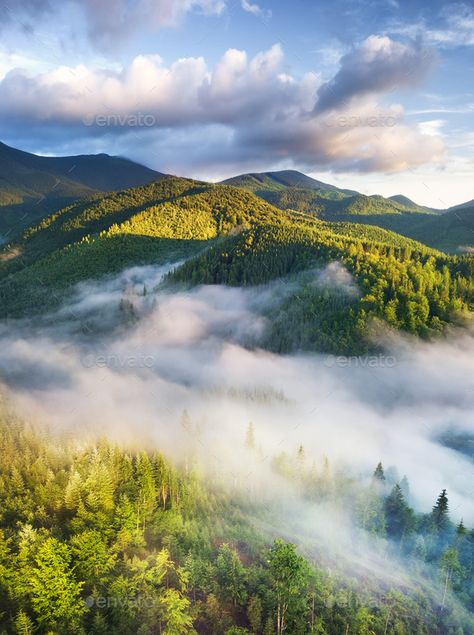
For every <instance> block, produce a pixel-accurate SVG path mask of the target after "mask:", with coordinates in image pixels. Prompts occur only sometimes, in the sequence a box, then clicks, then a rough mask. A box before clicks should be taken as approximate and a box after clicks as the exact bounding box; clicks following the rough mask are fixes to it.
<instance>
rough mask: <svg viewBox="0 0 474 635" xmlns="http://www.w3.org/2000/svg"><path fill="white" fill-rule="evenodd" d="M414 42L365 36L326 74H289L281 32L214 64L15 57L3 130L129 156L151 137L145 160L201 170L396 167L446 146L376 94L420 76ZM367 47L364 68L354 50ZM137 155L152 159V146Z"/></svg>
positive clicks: (4, 84) (436, 154) (151, 58)
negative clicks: (56, 62) (97, 142)
mask: <svg viewBox="0 0 474 635" xmlns="http://www.w3.org/2000/svg"><path fill="white" fill-rule="evenodd" d="M416 51H417V49H415V48H413V47H407V46H405V45H398V44H396V43H394V42H392V41H391V40H388V38H377V37H373V38H369V39H368V40H366V41H365V42H364V43H363V44H362V45H361V47H360V49H358V51H356V52H353V53H351V54H350V55H348V56H345V57H344V58H342V63H341V70H340V71H339V72H338V73H337V74H336V76H335V78H334V80H332V82H329V83H328V82H326V83H325V84H322V85H321V80H320V79H319V77H318V76H317V75H315V74H313V73H308V74H306V75H304V76H302V77H300V78H296V77H294V76H293V75H290V74H289V73H288V72H287V70H286V68H285V57H284V53H283V50H282V47H281V46H280V45H279V44H275V45H274V46H272V47H271V48H270V49H269V50H267V51H262V52H260V53H258V54H256V55H255V56H254V57H253V58H249V57H248V55H247V53H246V52H245V51H242V50H237V49H229V50H228V51H226V52H225V54H224V55H223V56H222V57H221V59H220V60H218V61H217V63H216V64H215V66H214V67H213V68H209V66H208V65H207V63H206V61H205V59H204V58H202V57H187V58H182V59H179V60H177V61H175V62H174V63H172V64H170V65H165V64H164V62H163V60H162V58H161V57H160V56H159V55H140V56H138V57H136V58H135V59H134V60H133V61H132V62H131V63H130V64H129V65H128V66H126V67H123V68H122V69H119V70H114V69H93V68H89V67H87V66H85V65H78V66H76V67H67V66H60V67H57V68H54V69H53V70H50V71H47V72H43V73H36V74H33V73H31V72H30V73H28V72H26V71H24V70H20V69H16V70H11V71H10V72H9V73H7V74H6V76H5V77H4V78H3V80H1V81H0V116H1V121H2V124H0V134H2V135H3V137H4V138H5V139H8V137H9V135H10V134H11V133H12V131H15V130H16V131H17V132H18V131H19V132H20V134H22V133H23V132H24V131H25V130H26V129H27V128H29V129H30V137H31V138H34V136H35V134H36V133H37V132H36V131H39V132H38V134H40V135H42V136H44V135H45V134H46V136H48V137H49V139H50V140H52V139H54V135H55V134H56V135H58V136H61V131H62V135H63V136H67V137H68V138H71V136H72V137H73V138H74V137H79V138H89V139H99V138H106V139H107V140H108V144H109V145H108V148H107V149H108V150H110V148H111V147H112V145H113V144H112V142H111V138H113V137H119V136H123V137H126V139H127V144H125V143H123V146H124V152H125V154H127V155H128V156H134V157H136V156H137V154H136V152H142V151H143V149H144V148H152V147H154V149H153V150H152V152H157V153H158V154H159V156H160V158H161V163H160V165H154V167H156V168H158V169H162V170H164V169H165V168H166V169H167V171H175V172H178V173H181V174H183V173H184V172H185V171H188V172H192V173H195V172H196V169H200V171H201V174H202V173H203V170H205V169H207V168H209V169H211V168H212V167H213V166H219V165H222V164H225V165H227V166H230V165H235V166H236V168H237V169H242V168H243V167H244V165H246V164H248V165H249V166H250V167H252V165H253V168H254V169H255V167H256V166H258V165H262V166H263V167H265V168H268V166H269V165H273V166H275V165H277V164H278V163H279V162H286V165H287V166H294V167H300V168H305V169H313V170H314V169H318V168H319V167H321V166H325V167H327V166H328V165H330V166H331V167H332V168H333V169H335V170H352V171H360V172H371V171H386V172H390V171H392V172H396V171H400V170H405V169H407V168H410V167H414V166H417V165H420V164H423V163H426V162H438V161H441V160H442V157H443V152H444V147H443V142H442V140H441V137H440V136H439V135H435V134H432V133H433V130H429V131H427V130H423V129H417V128H416V127H410V126H408V125H406V124H405V123H404V122H403V114H404V113H403V109H402V107H401V106H397V105H392V106H383V107H382V106H380V105H379V104H378V102H377V97H378V96H380V95H382V94H383V93H384V91H387V90H390V89H391V88H393V87H394V85H395V83H396V82H397V81H398V82H400V81H402V79H403V81H405V84H408V83H411V82H413V81H414V76H417V77H419V76H420V74H421V67H422V66H423V65H424V64H425V62H423V61H419V63H418V66H417V69H418V70H417V71H414V72H407V68H408V66H407V63H408V60H411V59H415V58H416V55H417V53H416ZM420 57H421V59H424V58H423V55H422V54H421V53H420ZM369 58H370V59H371V60H372V61H370V60H369V62H368V66H367V69H369V70H367V69H366V66H365V63H364V62H363V61H364V60H366V61H367V60H368V59H369ZM426 63H427V62H426ZM354 66H360V70H359V71H358V73H359V74H358V75H357V72H355V75H356V77H357V81H356V85H354V86H353V85H352V84H351V83H350V82H352V79H351V80H350V81H349V80H347V78H348V77H349V76H351V77H352V75H351V73H350V72H349V70H350V69H351V68H353V67H354ZM402 66H405V70H404V73H405V75H404V74H403V73H402V71H401V67H402ZM364 69H365V70H364ZM369 71H370V72H369ZM408 71H410V69H408ZM401 78H402V79H401ZM346 80H347V81H346ZM330 86H332V89H331V90H330V88H329V87H330ZM369 93H378V94H377V95H375V94H374V95H369ZM349 96H350V98H349ZM349 102H350V103H349ZM330 104H331V105H330ZM45 131H46V132H45ZM426 132H430V134H425V133H426ZM132 133H133V134H132ZM127 135H128V136H127ZM138 139H139V140H140V142H139V143H137V140H138ZM50 143H51V141H50ZM194 143H196V144H197V145H198V150H199V152H197V153H196V152H195V151H194V149H193V144H194ZM118 145H120V144H118ZM135 146H136V148H137V150H136V151H135V150H134V148H135ZM48 150H49V151H50V152H51V151H54V148H53V147H50V148H48ZM89 151H90V149H89ZM178 157H179V158H180V161H181V162H180V163H179V164H177V165H176V167H174V166H175V163H174V161H175V158H178ZM140 158H141V160H143V161H145V162H146V163H148V162H149V161H150V155H148V156H142V157H140Z"/></svg>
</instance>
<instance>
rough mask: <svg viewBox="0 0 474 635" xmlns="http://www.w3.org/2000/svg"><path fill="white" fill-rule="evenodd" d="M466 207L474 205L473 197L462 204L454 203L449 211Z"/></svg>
mask: <svg viewBox="0 0 474 635" xmlns="http://www.w3.org/2000/svg"><path fill="white" fill-rule="evenodd" d="M465 207H474V199H472V201H466V202H465V203H461V204H460V205H453V207H450V208H449V210H448V212H453V211H455V210H457V209H464V208H465Z"/></svg>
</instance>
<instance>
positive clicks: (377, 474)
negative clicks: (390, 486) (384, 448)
mask: <svg viewBox="0 0 474 635" xmlns="http://www.w3.org/2000/svg"><path fill="white" fill-rule="evenodd" d="M373 478H374V479H375V480H376V481H380V482H381V483H385V473H384V471H383V466H382V463H381V462H380V461H379V463H378V464H377V467H376V468H375V471H374V475H373Z"/></svg>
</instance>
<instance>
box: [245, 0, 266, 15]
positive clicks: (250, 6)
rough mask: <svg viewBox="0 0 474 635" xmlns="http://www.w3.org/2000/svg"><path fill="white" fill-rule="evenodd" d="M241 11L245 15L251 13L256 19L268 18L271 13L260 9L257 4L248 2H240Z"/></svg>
mask: <svg viewBox="0 0 474 635" xmlns="http://www.w3.org/2000/svg"><path fill="white" fill-rule="evenodd" d="M241 5H242V9H243V10H244V11H247V13H252V14H253V15H255V16H257V17H258V18H270V17H271V16H272V12H271V11H270V10H268V9H262V8H261V7H260V6H259V5H258V4H256V3H253V2H250V1H249V0H242V1H241Z"/></svg>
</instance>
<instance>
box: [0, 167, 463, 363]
mask: <svg viewBox="0 0 474 635" xmlns="http://www.w3.org/2000/svg"><path fill="white" fill-rule="evenodd" d="M183 259H187V262H186V263H185V264H184V265H183V266H182V267H180V268H179V269H178V270H177V271H176V272H175V273H174V274H173V275H172V276H171V277H170V278H169V282H180V283H183V282H184V283H185V284H203V283H204V284H230V285H239V286H241V285H244V286H245V285H258V284H266V283H268V282H271V281H276V280H277V279H283V280H284V283H285V284H286V283H289V284H290V286H289V287H288V288H289V296H288V297H287V296H285V294H283V296H285V297H283V296H282V297H280V300H279V301H277V302H276V304H275V306H274V307H273V309H272V311H271V314H270V315H268V316H267V317H268V322H269V325H271V326H270V329H269V332H268V334H267V339H266V342H264V343H263V345H265V346H266V347H268V348H271V349H272V350H277V351H289V350H294V349H303V350H324V351H327V352H341V353H344V354H349V353H351V354H352V353H353V352H354V351H357V352H361V353H362V352H364V351H367V350H368V349H369V348H370V347H372V346H373V344H371V342H370V337H371V336H370V329H371V328H372V327H371V325H372V322H373V320H374V319H376V320H381V321H382V322H386V323H388V324H389V325H390V326H391V327H393V328H396V329H403V330H406V331H409V332H411V333H413V334H417V335H422V336H430V335H434V334H436V333H439V332H441V331H443V330H444V328H445V326H447V325H448V324H450V323H459V321H460V320H461V319H462V314H463V313H466V312H467V311H469V310H470V309H472V306H473V303H474V275H473V272H474V269H473V268H474V259H472V258H471V257H468V256H466V257H463V258H456V257H450V256H447V255H444V254H441V253H440V252H437V251H434V250H431V249H428V248H427V247H425V246H424V245H422V244H421V243H417V242H415V241H412V240H409V239H407V238H405V237H403V236H400V235H398V234H395V233H392V232H389V231H387V230H384V229H381V228H379V227H373V226H370V225H362V224H351V223H344V222H338V223H334V222H327V221H322V220H320V219H318V218H316V217H315V216H314V215H312V214H305V213H301V212H295V211H291V210H289V211H284V210H280V209H278V208H276V207H274V206H272V205H270V204H269V203H267V202H265V201H264V200H262V199H261V198H259V197H258V196H255V195H254V194H252V193H251V192H248V191H245V190H242V189H239V188H235V187H231V186H228V185H213V184H208V183H203V182H199V181H192V180H189V179H180V178H176V177H168V178H165V179H162V180H161V181H159V182H155V183H152V184H150V185H147V186H143V187H140V188H132V189H130V190H126V191H123V192H118V193H115V194H108V195H105V196H102V197H101V198H98V199H97V200H93V201H80V202H78V203H75V204H73V205H71V206H69V207H66V208H64V209H63V210H61V211H60V212H58V213H56V214H53V215H51V216H49V217H47V218H45V219H44V220H43V221H41V222H40V223H39V224H38V225H37V226H35V227H32V228H30V229H28V230H27V231H25V232H24V234H23V236H22V237H21V239H20V240H18V241H16V242H15V243H12V244H10V245H8V247H6V248H5V249H4V250H3V252H0V260H2V262H1V263H0V316H1V317H15V316H23V315H31V314H32V313H38V312H39V313H44V312H45V311H49V310H51V309H54V308H55V307H57V306H58V305H59V304H60V303H61V302H63V301H64V300H65V299H66V298H67V296H68V294H69V293H70V291H71V290H72V287H73V285H74V284H76V283H78V282H81V281H85V280H88V279H96V278H98V277H100V276H104V275H107V274H111V273H115V272H118V271H121V270H122V269H124V268H127V267H131V266H137V265H146V264H164V263H173V262H177V261H179V260H183ZM335 261H336V262H339V263H340V266H341V267H342V268H343V269H344V268H345V269H346V270H347V271H346V273H345V274H343V275H344V276H349V279H350V280H352V282H351V283H350V284H349V287H350V288H351V290H350V291H349V292H348V291H347V290H346V288H345V287H346V286H347V285H342V286H341V285H340V284H339V278H338V276H337V272H336V274H335V275H336V278H335V279H334V281H333V282H334V284H329V286H328V285H327V284H326V285H324V284H320V283H318V280H319V274H317V273H316V274H315V273H314V271H316V272H318V271H322V270H324V269H325V268H326V267H327V266H332V265H331V263H334V262H335ZM312 272H313V273H312ZM347 272H349V273H347ZM329 273H331V270H330V271H329ZM333 273H334V272H333ZM354 290H356V291H354ZM285 298H286V301H285ZM289 323H291V324H292V329H291V332H289V331H288V328H287V325H288V324H289ZM283 324H286V326H285V327H284V328H283Z"/></svg>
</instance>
